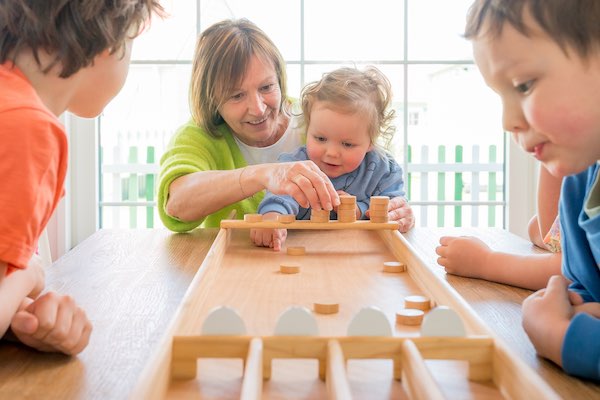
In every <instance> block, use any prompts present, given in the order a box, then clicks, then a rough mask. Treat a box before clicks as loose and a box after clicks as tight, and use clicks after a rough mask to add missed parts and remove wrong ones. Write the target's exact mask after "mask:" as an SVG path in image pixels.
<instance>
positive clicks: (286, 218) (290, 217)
mask: <svg viewBox="0 0 600 400" xmlns="http://www.w3.org/2000/svg"><path fill="white" fill-rule="evenodd" d="M277 221H278V222H282V223H284V224H290V223H292V222H294V221H296V216H295V215H294V214H280V215H278V216H277Z"/></svg>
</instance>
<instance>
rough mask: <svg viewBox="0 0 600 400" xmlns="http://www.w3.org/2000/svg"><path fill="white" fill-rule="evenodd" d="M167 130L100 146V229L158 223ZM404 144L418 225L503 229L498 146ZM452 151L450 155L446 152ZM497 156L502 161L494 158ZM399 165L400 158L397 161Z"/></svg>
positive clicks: (501, 168)
mask: <svg viewBox="0 0 600 400" xmlns="http://www.w3.org/2000/svg"><path fill="white" fill-rule="evenodd" d="M166 138H168V134H167V135H165V134H164V133H163V132H161V131H156V132H143V133H137V132H135V133H132V132H126V133H119V134H118V136H117V140H116V142H113V143H111V144H110V145H108V146H102V149H101V188H102V190H101V195H100V203H99V207H100V215H101V224H102V227H104V228H112V227H115V228H116V227H121V228H126V227H129V228H143V227H147V228H153V227H155V226H156V225H157V224H160V222H158V214H157V211H156V182H157V175H158V172H159V166H158V162H159V160H160V155H161V154H162V153H163V151H164V148H165V143H166V140H167V139H166ZM464 148H466V147H465V146H455V147H449V146H437V147H430V146H421V147H420V148H418V149H416V151H415V149H413V147H412V146H409V147H408V150H409V151H408V156H407V162H406V164H405V166H406V171H405V188H406V191H407V195H408V199H409V201H410V203H411V205H412V207H413V209H414V211H415V216H416V221H417V225H418V226H432V225H435V226H467V225H470V226H490V227H502V226H503V220H504V218H503V216H504V212H505V208H506V207H505V206H506V202H505V199H504V164H503V162H502V160H503V156H502V157H499V155H498V154H497V148H496V146H489V147H487V148H486V149H485V153H487V154H486V156H485V157H483V156H482V154H481V153H482V148H481V147H480V146H476V145H475V146H471V147H470V150H471V151H470V153H469V154H470V157H463V149H464ZM450 151H452V157H450V156H448V157H447V152H450ZM498 160H500V161H498ZM398 161H399V162H400V163H401V164H402V161H403V160H398Z"/></svg>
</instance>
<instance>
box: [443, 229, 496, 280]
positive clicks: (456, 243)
mask: <svg viewBox="0 0 600 400" xmlns="http://www.w3.org/2000/svg"><path fill="white" fill-rule="evenodd" d="M435 252H436V253H437V255H438V256H439V257H438V259H437V262H438V264H440V265H441V266H442V267H444V269H445V270H446V272H447V273H449V274H453V275H460V276H467V277H471V278H483V279H485V270H484V268H485V266H486V265H487V264H488V263H486V261H485V260H486V259H487V257H488V256H489V255H490V254H491V253H492V249H490V247H489V246H488V245H487V244H485V243H484V242H482V241H481V240H479V239H477V238H476V237H472V236H458V237H453V236H442V237H441V238H440V246H438V247H436V249H435Z"/></svg>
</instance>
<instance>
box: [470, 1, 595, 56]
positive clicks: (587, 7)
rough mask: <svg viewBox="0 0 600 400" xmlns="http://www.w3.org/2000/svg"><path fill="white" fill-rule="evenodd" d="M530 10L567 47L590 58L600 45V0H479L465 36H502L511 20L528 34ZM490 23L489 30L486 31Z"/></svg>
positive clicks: (542, 25)
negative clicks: (486, 25)
mask: <svg viewBox="0 0 600 400" xmlns="http://www.w3.org/2000/svg"><path fill="white" fill-rule="evenodd" d="M525 12H528V13H529V15H531V17H532V18H533V20H534V21H535V22H536V23H537V24H538V25H539V26H540V27H541V28H542V29H543V30H544V31H545V32H546V33H547V34H548V35H549V36H550V37H551V38H552V39H553V40H554V41H555V42H556V43H558V45H559V46H560V47H561V48H562V49H563V51H565V52H567V48H568V47H571V48H573V49H574V50H575V51H577V53H578V54H579V55H580V56H581V57H584V58H585V57H587V56H588V55H589V54H590V53H591V52H592V51H597V50H598V48H599V46H600V1H598V0H475V2H474V3H473V4H472V5H471V8H470V9H469V13H468V15H467V24H466V28H465V33H464V36H465V38H467V39H474V38H476V37H478V36H480V35H486V34H490V35H492V36H498V35H499V34H500V33H501V32H502V27H503V26H504V24H505V23H509V24H510V25H511V26H513V27H514V28H515V29H516V30H517V31H519V32H520V33H522V34H523V35H525V36H528V35H529V34H530V32H529V29H528V27H527V26H526V25H525V23H524V21H523V16H524V13H525ZM486 21H488V22H489V31H488V32H482V31H481V29H482V26H483V23H484V22H486Z"/></svg>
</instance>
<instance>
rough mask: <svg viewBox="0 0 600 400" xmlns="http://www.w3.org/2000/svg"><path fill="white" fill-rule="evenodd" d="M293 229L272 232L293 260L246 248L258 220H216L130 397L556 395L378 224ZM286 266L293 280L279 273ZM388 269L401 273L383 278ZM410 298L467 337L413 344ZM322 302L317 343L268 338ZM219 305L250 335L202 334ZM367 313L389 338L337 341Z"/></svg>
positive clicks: (393, 232) (415, 340)
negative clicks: (297, 312) (407, 315)
mask: <svg viewBox="0 0 600 400" xmlns="http://www.w3.org/2000/svg"><path fill="white" fill-rule="evenodd" d="M259 224H261V223H259ZM269 224H273V223H272V222H269ZM275 224H278V223H275ZM294 224H295V225H290V224H286V225H274V226H281V227H285V228H288V229H289V231H288V238H287V241H286V244H285V246H286V247H287V246H304V247H305V248H306V254H305V255H302V256H291V255H288V254H286V252H285V251H281V252H273V250H271V249H266V248H258V247H254V246H253V245H252V244H251V243H250V240H249V234H248V230H247V229H248V228H250V227H252V226H258V225H256V223H255V224H254V225H252V223H247V222H244V221H232V220H229V221H223V223H222V229H221V231H220V232H219V234H218V236H217V238H216V239H215V242H214V243H213V245H212V248H211V250H210V251H209V253H208V255H207V256H206V259H205V260H204V262H203V264H202V266H201V267H200V269H199V270H198V272H197V274H196V276H195V278H194V280H193V281H192V283H191V285H190V287H189V289H188V291H187V293H186V295H185V296H184V300H183V302H182V303H181V304H180V307H179V309H178V312H177V314H176V316H175V318H174V319H173V322H172V325H171V326H170V328H169V329H168V331H167V335H166V336H165V337H164V339H163V340H162V342H161V343H162V345H161V346H160V347H159V348H158V349H157V350H156V352H155V354H154V355H153V356H152V357H151V358H150V362H149V364H148V365H147V367H146V369H145V371H144V373H143V374H142V377H141V378H140V381H139V382H138V385H137V387H136V389H135V390H134V392H133V394H132V398H144V399H147V398H157V399H160V398H244V399H255V398H339V399H342V398H343V399H349V398H370V399H373V398H416V399H433V398H514V399H542V398H543V399H555V398H558V396H557V395H556V394H555V393H554V392H553V391H552V389H551V388H550V387H549V386H548V385H547V384H546V383H545V382H544V381H543V380H542V379H541V378H540V377H539V376H538V375H537V374H536V373H535V372H533V371H532V370H531V369H530V368H529V367H528V366H527V365H525V364H524V363H523V362H522V361H521V360H520V359H518V357H516V356H515V355H514V354H513V353H512V352H511V350H510V349H508V348H507V347H506V346H505V345H504V344H503V343H502V342H501V341H500V340H499V339H497V338H496V337H495V335H494V334H493V332H490V330H489V329H488V328H487V327H486V326H485V324H484V323H483V322H482V321H481V320H480V319H479V318H478V317H477V315H476V314H475V313H474V312H473V311H472V309H471V308H470V306H469V305H468V304H467V303H466V302H465V301H464V300H463V299H462V298H461V297H460V296H459V295H458V294H457V293H456V292H455V291H454V290H453V289H452V288H451V287H450V286H449V285H448V284H447V283H446V282H444V281H442V280H440V279H439V278H438V277H436V276H435V275H434V274H433V273H432V271H430V270H429V269H428V268H427V266H426V265H425V264H424V263H423V262H422V260H420V259H419V258H418V256H416V253H415V252H414V251H413V250H412V249H411V247H410V244H408V243H407V242H406V240H404V238H403V237H402V235H400V234H399V233H398V232H397V231H396V230H391V229H390V228H389V226H387V224H383V225H382V226H381V227H380V229H377V230H373V226H370V225H368V224H365V223H363V222H362V221H361V223H356V225H353V226H350V227H348V228H346V229H327V228H328V225H327V224H325V225H324V226H322V227H321V228H320V229H314V227H313V228H312V229H311V230H307V229H303V227H304V225H303V224H300V223H294ZM333 226H334V224H333V223H332V225H331V227H333ZM225 227H226V228H225ZM269 227H273V226H272V225H269ZM290 259H293V260H294V261H296V262H299V263H300V264H301V271H300V273H297V274H292V275H286V274H281V273H279V266H280V264H281V263H282V262H285V261H289V260H290ZM390 260H398V261H401V262H403V263H405V264H406V265H407V267H408V268H407V272H406V273H399V274H398V273H385V272H383V271H382V265H383V263H384V262H385V261H390ZM413 294H422V295H426V296H428V297H429V298H430V299H431V300H432V302H433V303H434V305H436V306H440V305H443V306H448V307H450V308H451V309H453V310H455V311H456V312H457V313H458V314H459V315H460V317H461V319H462V321H463V323H464V325H465V327H466V330H467V336H466V337H461V338H450V337H421V336H420V333H419V327H418V326H404V325H397V324H396V323H395V317H394V315H395V311H396V310H398V309H399V308H402V307H403V299H404V297H405V296H407V295H413ZM323 299H326V300H334V301H335V302H338V303H339V305H340V310H339V312H338V313H336V314H331V315H319V314H315V317H316V320H317V323H318V327H319V335H318V336H274V335H273V328H274V326H275V324H276V321H277V318H278V316H279V315H280V314H281V313H282V312H283V311H284V310H286V309H287V308H288V307H290V306H306V307H307V308H312V304H313V303H314V302H315V301H320V300H323ZM223 305H226V306H230V307H232V308H234V309H236V310H237V311H238V312H239V314H240V316H241V317H242V319H243V321H244V322H245V325H246V328H247V332H248V335H247V336H203V335H200V333H199V332H200V330H201V326H202V323H203V321H204V320H205V318H206V317H207V315H209V313H210V311H211V310H212V309H214V308H215V307H218V306H223ZM365 306H377V307H379V308H380V309H381V310H382V311H383V312H384V313H385V314H386V316H388V318H389V321H390V323H391V324H392V326H393V327H394V332H393V337H364V336H363V337H349V336H346V330H347V327H348V324H349V322H350V320H351V319H352V317H353V316H354V315H355V314H356V313H357V312H358V311H359V310H360V309H361V308H363V307H365ZM207 358H208V359H210V360H207ZM215 358H225V360H222V361H215V360H213V359H215ZM236 359H237V360H236ZM279 359H284V360H283V361H280V360H279ZM297 359H307V360H300V361H299V360H297ZM364 359H376V360H378V361H375V362H372V361H364ZM240 360H243V362H242V361H240ZM315 360H316V361H315ZM357 360H358V361H357ZM432 360H443V361H441V362H438V361H432ZM242 366H244V367H245V369H243V367H242ZM190 371H191V372H190ZM182 378H183V379H182ZM263 378H268V379H267V380H263ZM320 378H321V379H320ZM324 382H325V383H324Z"/></svg>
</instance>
